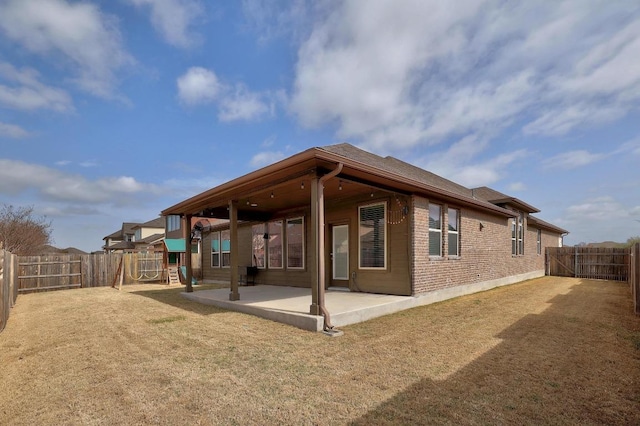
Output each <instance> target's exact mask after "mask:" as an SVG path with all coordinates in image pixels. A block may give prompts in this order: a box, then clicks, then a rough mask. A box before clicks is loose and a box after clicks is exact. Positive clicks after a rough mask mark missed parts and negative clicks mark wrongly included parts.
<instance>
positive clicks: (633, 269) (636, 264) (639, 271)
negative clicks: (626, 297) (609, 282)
mask: <svg viewBox="0 0 640 426" xmlns="http://www.w3.org/2000/svg"><path fill="white" fill-rule="evenodd" d="M630 258H631V259H630V262H629V269H630V271H629V284H631V293H632V294H633V308H634V311H635V313H636V315H640V243H637V244H635V245H634V246H633V247H631V255H630Z"/></svg>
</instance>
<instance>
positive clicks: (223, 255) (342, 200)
mask: <svg viewBox="0 0 640 426" xmlns="http://www.w3.org/2000/svg"><path fill="white" fill-rule="evenodd" d="M538 212H539V211H538V210H537V209H536V208H535V207H532V206H530V205H528V204H527V203H525V202H523V201H521V200H519V199H517V198H513V197H509V196H507V195H505V194H501V193H499V192H497V191H494V190H492V189H490V188H486V187H484V188H475V189H469V188H465V187H463V186H461V185H458V184H456V183H454V182H451V181H449V180H446V179H444V178H442V177H440V176H437V175H435V174H433V173H430V172H428V171H425V170H422V169H420V168H417V167H415V166H412V165H410V164H407V163H404V162H402V161H400V160H397V159H395V158H391V157H386V158H383V157H380V156H377V155H375V154H372V153H369V152H366V151H363V150H360V149H358V148H356V147H353V146H351V145H349V144H339V145H332V146H326V147H321V148H311V149H309V150H307V151H304V152H302V153H300V154H297V155H294V156H292V157H290V158H288V159H285V160H282V161H280V162H278V163H275V164H272V165H270V166H267V167H265V168H263V169H260V170H257V171H255V172H252V173H250V174H248V175H245V176H242V177H240V178H237V179H235V180H233V181H230V182H227V183H225V184H223V185H220V186H219V187H216V188H213V189H211V190H209V191H206V192H204V193H202V194H199V195H197V196H195V197H192V198H190V199H188V200H185V201H183V202H181V203H179V204H177V205H175V206H173V207H170V208H168V209H166V210H165V211H163V215H165V216H167V222H168V223H192V222H193V220H194V218H215V219H217V220H216V221H215V222H214V223H212V225H211V226H209V227H207V228H206V229H204V230H202V232H200V233H199V239H198V240H197V241H199V243H200V244H199V248H198V250H199V251H200V253H201V257H200V264H199V265H197V267H198V268H201V270H202V277H203V278H204V279H205V280H223V281H229V282H231V287H232V290H231V293H232V294H231V295H230V298H231V299H232V300H233V298H234V297H239V295H238V294H237V287H236V290H235V293H234V289H233V287H234V281H235V285H236V286H237V284H238V282H239V281H241V280H242V279H243V275H244V274H246V272H247V268H252V269H251V270H252V271H257V276H256V281H257V282H258V283H259V284H270V285H285V286H296V287H309V288H311V289H312V296H313V297H314V303H315V301H316V299H317V297H318V294H319V293H320V294H321V288H320V287H322V289H324V288H336V289H344V290H350V291H358V292H368V293H381V294H394V295H414V296H416V295H423V294H429V293H431V292H434V291H447V290H453V292H454V293H455V291H457V290H456V289H459V290H460V291H463V292H470V291H474V289H475V290H479V289H484V288H490V287H492V286H497V285H503V284H508V283H512V282H517V281H521V280H525V279H529V278H533V277H537V276H541V275H544V269H545V262H544V247H557V246H559V245H561V244H562V236H563V234H565V233H566V231H565V230H563V229H561V228H559V227H556V226H554V225H552V224H550V223H547V222H545V221H543V220H541V219H539V218H537V217H535V216H532V213H538ZM182 219H184V220H186V221H183V220H182ZM174 232H177V231H174ZM180 232H181V233H182V235H183V236H187V235H188V236H189V237H190V235H191V230H185V229H182V230H181V231H180ZM452 294H453V293H452ZM311 313H314V306H313V304H312V306H311Z"/></svg>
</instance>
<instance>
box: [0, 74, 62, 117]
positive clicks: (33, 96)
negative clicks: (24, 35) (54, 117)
mask: <svg viewBox="0 0 640 426" xmlns="http://www.w3.org/2000/svg"><path fill="white" fill-rule="evenodd" d="M0 80H5V81H7V82H11V83H13V84H14V86H13V87H9V86H5V85H2V84H0V104H3V105H5V106H7V107H9V108H14V109H20V110H35V109H50V110H53V111H57V112H70V111H73V110H74V107H73V101H72V100H71V97H70V96H69V94H68V93H67V92H65V91H64V90H61V89H57V88H54V87H49V86H47V85H45V84H43V83H41V82H40V75H39V74H38V72H37V71H36V70H34V69H31V68H22V69H16V68H15V67H14V66H13V65H11V64H8V63H6V62H0Z"/></svg>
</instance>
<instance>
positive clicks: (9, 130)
mask: <svg viewBox="0 0 640 426" xmlns="http://www.w3.org/2000/svg"><path fill="white" fill-rule="evenodd" d="M28 136H30V134H29V132H27V131H26V130H24V129H23V128H22V127H20V126H16V125H15V124H9V123H3V122H1V121H0V138H3V137H7V138H12V139H23V138H26V137H28Z"/></svg>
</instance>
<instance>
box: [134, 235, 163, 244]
mask: <svg viewBox="0 0 640 426" xmlns="http://www.w3.org/2000/svg"><path fill="white" fill-rule="evenodd" d="M163 238H164V234H153V235H149V236H148V237H146V238H143V239H141V240H139V241H135V243H136V244H151V243H155V242H156V241H158V240H161V239H163Z"/></svg>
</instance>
